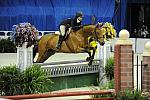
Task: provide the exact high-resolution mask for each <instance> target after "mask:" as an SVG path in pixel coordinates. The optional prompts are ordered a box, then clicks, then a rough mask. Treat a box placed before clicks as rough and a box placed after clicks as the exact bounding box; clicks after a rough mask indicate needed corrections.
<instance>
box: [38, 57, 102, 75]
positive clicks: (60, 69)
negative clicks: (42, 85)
mask: <svg viewBox="0 0 150 100" xmlns="http://www.w3.org/2000/svg"><path fill="white" fill-rule="evenodd" d="M36 64H39V65H41V66H42V68H43V69H44V71H45V72H46V73H47V75H48V76H49V77H59V76H68V75H79V74H89V73H98V72H103V66H102V63H101V61H100V60H98V59H95V60H93V64H92V65H91V66H88V62H87V61H85V60H74V61H63V62H53V63H36ZM100 70H101V71H100Z"/></svg>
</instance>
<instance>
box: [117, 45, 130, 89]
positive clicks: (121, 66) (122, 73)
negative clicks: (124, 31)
mask: <svg viewBox="0 0 150 100" xmlns="http://www.w3.org/2000/svg"><path fill="white" fill-rule="evenodd" d="M114 50H115V54H114V59H115V68H114V75H115V90H116V92H118V91H120V90H125V89H133V69H132V68H133V56H132V55H133V52H132V45H120V44H117V45H115V49H114Z"/></svg>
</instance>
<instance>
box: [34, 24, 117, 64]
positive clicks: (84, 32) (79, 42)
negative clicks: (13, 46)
mask: <svg viewBox="0 0 150 100" xmlns="http://www.w3.org/2000/svg"><path fill="white" fill-rule="evenodd" d="M115 34H116V33H115V29H114V27H113V26H112V25H111V23H104V24H102V23H98V24H97V25H84V26H83V28H81V29H79V30H77V31H73V30H71V32H70V35H69V37H68V38H67V39H66V40H65V41H63V42H62V45H61V48H60V49H59V50H57V49H56V44H57V42H58V37H59V35H58V34H46V35H44V36H42V37H41V39H40V40H39V42H38V46H37V47H38V48H36V49H34V55H33V57H34V56H35V54H36V52H38V53H39V55H38V58H37V61H36V62H37V63H43V62H44V61H45V60H47V59H48V58H49V57H50V56H52V55H54V54H55V53H56V52H62V53H88V54H89V57H87V59H86V60H88V61H89V65H91V64H92V60H93V59H94V55H95V51H96V49H97V46H96V47H92V46H91V45H90V43H89V41H88V37H91V38H92V39H93V41H96V42H98V43H99V44H100V45H102V46H103V45H104V43H105V41H106V39H112V38H114V37H115ZM91 50H92V51H93V52H91ZM91 53H92V54H91Z"/></svg>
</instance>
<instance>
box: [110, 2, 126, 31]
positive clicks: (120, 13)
mask: <svg viewBox="0 0 150 100" xmlns="http://www.w3.org/2000/svg"><path fill="white" fill-rule="evenodd" d="M126 13H127V0H120V3H119V4H118V7H117V8H116V11H115V13H114V17H113V21H114V26H115V28H116V30H117V33H119V31H120V30H121V29H124V28H126V25H127V19H126V17H127V16H126Z"/></svg>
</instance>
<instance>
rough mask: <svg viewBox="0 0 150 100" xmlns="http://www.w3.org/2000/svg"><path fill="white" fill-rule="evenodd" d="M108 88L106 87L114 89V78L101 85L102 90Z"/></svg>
mask: <svg viewBox="0 0 150 100" xmlns="http://www.w3.org/2000/svg"><path fill="white" fill-rule="evenodd" d="M104 89H105V90H106V89H114V79H112V80H110V81H108V82H107V83H106V84H105V85H103V86H102V87H100V90H104Z"/></svg>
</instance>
